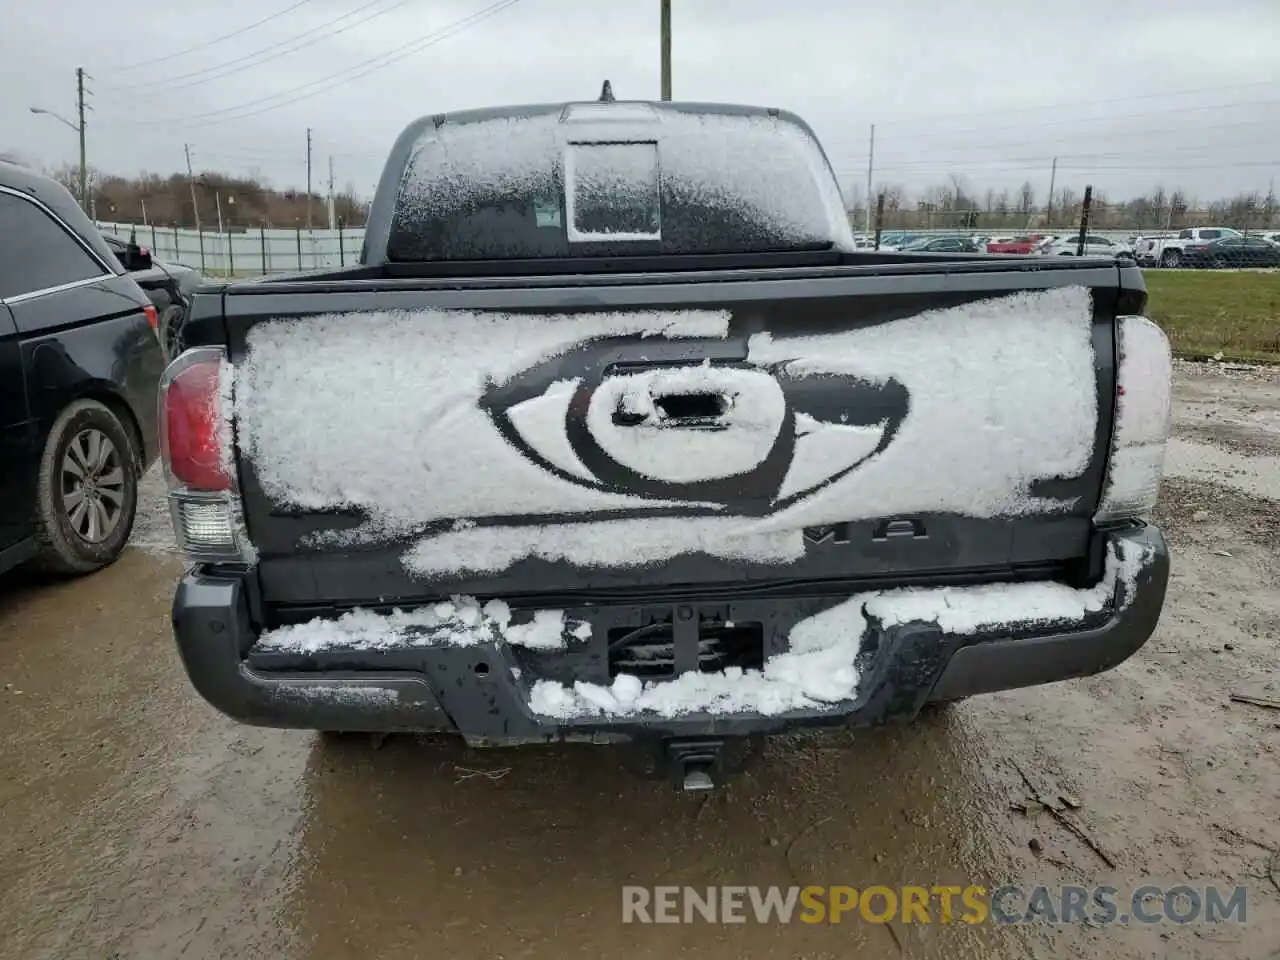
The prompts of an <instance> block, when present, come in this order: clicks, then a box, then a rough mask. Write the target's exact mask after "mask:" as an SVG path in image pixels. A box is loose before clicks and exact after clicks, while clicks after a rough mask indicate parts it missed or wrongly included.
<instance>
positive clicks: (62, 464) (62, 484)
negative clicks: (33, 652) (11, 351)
mask: <svg viewBox="0 0 1280 960" xmlns="http://www.w3.org/2000/svg"><path fill="white" fill-rule="evenodd" d="M139 460H140V457H139V452H138V451H137V450H136V449H135V444H134V441H133V438H132V436H131V435H130V433H129V430H128V429H127V428H126V427H125V426H124V424H122V423H121V422H120V420H119V418H118V417H116V415H115V414H114V413H112V412H111V411H110V410H109V409H107V407H105V406H103V405H102V404H101V403H98V402H97V401H96V400H77V401H76V402H75V403H73V404H71V405H70V406H69V407H67V408H66V409H65V410H63V411H62V413H61V414H60V415H59V416H58V419H57V420H56V421H55V422H54V424H53V429H52V430H50V431H49V439H48V440H47V441H46V442H45V447H44V454H43V456H41V458H40V479H39V484H40V485H39V489H38V491H37V494H36V530H37V537H38V540H39V544H40V547H39V550H40V552H39V554H38V555H37V558H36V563H37V564H38V565H39V566H41V567H43V568H45V569H46V570H53V571H56V572H59V573H90V572H92V571H94V570H97V569H99V568H100V567H104V566H106V565H107V564H109V563H112V562H113V561H115V560H116V558H117V557H119V556H120V552H121V551H122V550H124V546H125V544H126V543H127V542H128V541H129V533H130V531H132V529H133V518H134V514H135V513H136V512H137V507H138V474H139V472H140V470H139Z"/></svg>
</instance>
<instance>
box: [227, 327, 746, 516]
mask: <svg viewBox="0 0 1280 960" xmlns="http://www.w3.org/2000/svg"><path fill="white" fill-rule="evenodd" d="M728 321H729V316H728V313H727V312H719V311H693V310H690V311H668V312H662V311H654V312H647V313H582V314H574V315H573V316H545V315H543V316H531V315H522V316H517V315H512V314H504V313H471V312H467V311H439V310H427V311H417V312H414V313H404V312H380V313H355V314H333V315H326V316H316V317H307V318H305V319H303V320H275V321H269V322H266V323H262V324H259V325H257V326H255V327H254V328H253V329H252V330H251V331H250V332H249V337H248V340H249V353H248V357H247V359H246V360H245V361H244V362H242V363H239V364H238V365H237V366H236V368H235V375H236V389H235V413H236V421H237V440H238V442H239V444H240V449H241V452H242V454H243V455H244V456H246V457H248V458H249V459H250V460H251V461H252V462H253V466H254V469H255V471H256V473H257V476H258V480H259V482H260V483H261V484H262V487H263V489H264V490H265V491H266V493H267V495H268V496H269V497H271V499H272V500H273V501H274V502H276V503H277V504H280V505H289V506H294V507H300V508H302V509H307V510H325V509H333V508H356V509H361V510H364V511H367V512H368V514H369V517H370V529H368V530H366V531H365V532H366V533H370V532H376V533H377V534H381V535H387V536H392V535H395V534H398V533H404V532H408V531H411V530H413V529H414V528H415V527H417V526H419V525H421V524H424V523H429V522H431V521H435V520H441V519H450V520H451V519H463V518H466V519H470V518H478V517H487V516H494V515H502V514H508V515H509V514H546V513H581V512H591V511H597V510H609V509H620V508H626V507H635V506H652V501H647V500H644V499H642V498H639V497H632V496H628V495H625V494H615V493H609V492H606V491H600V490H592V489H589V488H585V487H583V486H581V485H577V484H574V483H572V482H569V481H567V480H564V479H562V478H560V477H557V476H556V475H554V474H552V473H549V472H548V471H546V470H544V469H541V468H540V467H539V466H538V465H536V464H534V463H533V462H531V461H530V460H528V459H526V458H525V457H522V456H521V455H520V454H519V453H518V452H517V451H516V450H515V448H514V447H512V446H511V445H510V444H509V443H507V441H506V440H504V439H503V437H502V435H501V434H500V433H499V431H498V429H497V428H496V427H495V426H494V424H493V422H492V420H491V419H490V417H489V416H488V414H486V413H485V411H484V410H482V409H481V407H480V397H481V395H482V393H483V392H484V390H485V389H486V388H487V387H488V386H489V385H490V384H502V383H505V382H506V381H507V380H509V379H510V378H512V377H514V376H516V375H517V374H519V373H520V372H521V371H523V370H525V369H526V368H528V367H529V366H532V365H534V364H537V363H540V362H542V361H545V360H548V359H550V358H552V357H555V356H557V355H559V354H561V353H563V352H565V351H567V350H569V349H571V348H573V347H575V346H577V345H579V344H582V343H585V342H588V341H590V340H593V339H598V338H601V337H610V336H623V335H628V334H639V335H643V336H651V337H655V338H657V337H661V338H668V339H676V338H687V337H715V338H722V337H724V336H725V334H726V331H727V329H728ZM556 429H558V430H559V431H560V432H563V430H564V426H563V423H561V424H560V425H559V426H558V427H557V428H556ZM428 489H429V490H430V496H424V491H425V490H428Z"/></svg>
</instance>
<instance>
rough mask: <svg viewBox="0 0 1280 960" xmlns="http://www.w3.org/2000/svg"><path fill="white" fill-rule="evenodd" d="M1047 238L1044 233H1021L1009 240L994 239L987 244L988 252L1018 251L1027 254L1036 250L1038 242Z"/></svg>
mask: <svg viewBox="0 0 1280 960" xmlns="http://www.w3.org/2000/svg"><path fill="white" fill-rule="evenodd" d="M1043 239H1045V234H1043V233H1026V234H1020V235H1018V236H1016V237H1013V238H1012V239H1009V240H1004V239H999V240H992V241H991V242H990V243H988V244H987V253H1017V254H1022V255H1023V256H1025V255H1026V254H1028V253H1032V252H1034V251H1035V248H1036V244H1038V243H1039V242H1040V241H1041V240H1043Z"/></svg>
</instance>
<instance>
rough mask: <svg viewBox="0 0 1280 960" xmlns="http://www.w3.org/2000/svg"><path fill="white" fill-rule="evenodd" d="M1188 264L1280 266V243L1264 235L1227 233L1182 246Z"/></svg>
mask: <svg viewBox="0 0 1280 960" xmlns="http://www.w3.org/2000/svg"><path fill="white" fill-rule="evenodd" d="M1182 265H1183V266H1185V267H1214V268H1216V269H1219V270H1221V269H1224V268H1227V267H1280V245H1277V244H1275V243H1273V242H1272V241H1270V240H1267V239H1265V238H1263V237H1256V236H1254V237H1244V236H1241V237H1223V238H1222V239H1221V240H1211V241H1209V242H1208V243H1189V244H1187V245H1186V246H1184V247H1183V248H1182Z"/></svg>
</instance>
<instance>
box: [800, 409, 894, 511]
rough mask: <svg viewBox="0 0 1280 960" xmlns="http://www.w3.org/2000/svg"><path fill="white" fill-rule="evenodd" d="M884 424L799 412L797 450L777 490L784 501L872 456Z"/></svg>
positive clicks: (883, 429) (881, 436) (882, 434)
mask: <svg viewBox="0 0 1280 960" xmlns="http://www.w3.org/2000/svg"><path fill="white" fill-rule="evenodd" d="M884 431H885V424H884V423H883V422H881V423H880V424H879V425H877V426H874V427H849V426H845V425H844V424H840V423H827V422H825V421H822V420H815V419H814V418H813V417H811V416H809V415H808V414H805V413H797V414H796V449H795V455H794V457H793V458H792V460H791V466H790V467H789V468H788V469H787V476H786V478H785V479H784V480H783V481H782V487H781V488H780V489H779V490H778V499H779V500H785V499H787V498H788V497H790V496H793V495H794V494H797V493H800V492H801V491H803V490H811V489H813V488H814V487H816V486H817V485H818V484H819V483H821V482H822V481H824V480H826V479H827V478H829V477H833V476H835V475H836V474H837V473H839V472H840V471H842V470H847V469H848V468H849V467H850V466H851V465H853V464H855V463H860V462H861V461H862V460H865V459H866V458H867V457H869V456H871V454H873V453H874V452H875V450H876V447H878V446H879V445H880V441H881V440H882V439H883V438H884Z"/></svg>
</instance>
